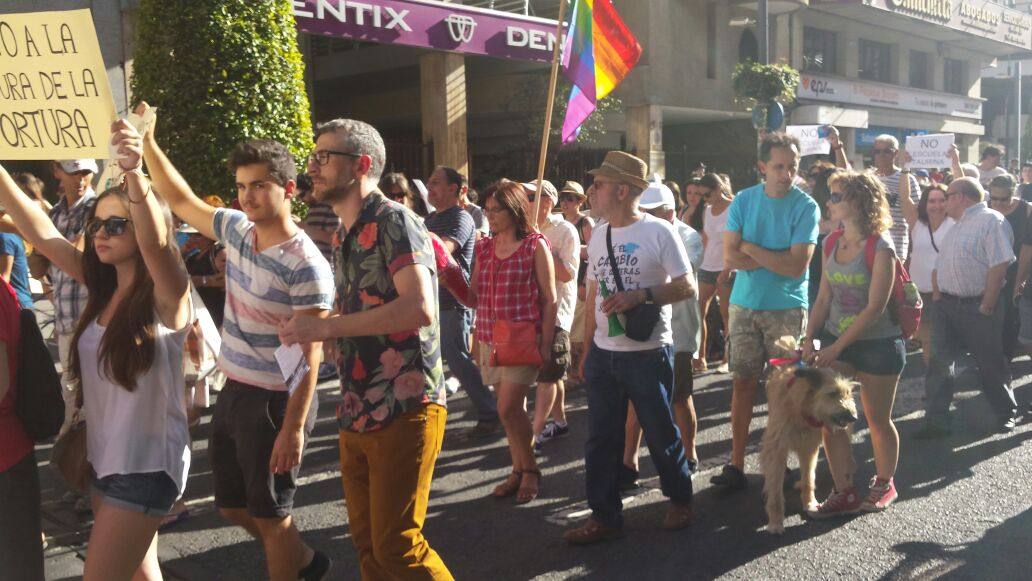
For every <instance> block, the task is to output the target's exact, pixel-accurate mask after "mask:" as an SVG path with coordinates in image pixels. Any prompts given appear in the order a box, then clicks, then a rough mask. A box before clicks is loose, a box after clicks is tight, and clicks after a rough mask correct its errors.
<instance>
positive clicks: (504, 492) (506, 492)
mask: <svg viewBox="0 0 1032 581" xmlns="http://www.w3.org/2000/svg"><path fill="white" fill-rule="evenodd" d="M522 477H523V471H522V470H513V471H512V473H511V474H509V476H508V478H506V479H505V482H502V483H501V484H499V485H498V486H495V489H494V491H493V492H491V496H493V497H495V498H505V497H507V496H512V495H514V494H516V491H517V490H519V489H520V482H521V481H522Z"/></svg>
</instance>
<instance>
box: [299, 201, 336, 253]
mask: <svg viewBox="0 0 1032 581" xmlns="http://www.w3.org/2000/svg"><path fill="white" fill-rule="evenodd" d="M304 227H305V229H308V228H316V229H318V230H325V231H328V232H336V231H337V229H338V228H340V218H339V217H338V216H337V215H336V214H334V213H333V206H330V205H329V204H322V203H319V202H312V203H310V204H308V215H307V216H305V220H304ZM312 242H314V243H315V247H316V248H318V249H319V252H321V253H322V255H323V258H325V259H326V261H327V262H329V263H330V265H331V268H332V265H333V262H332V260H333V246H332V245H331V244H330V243H329V242H322V241H319V240H316V239H314V238H313V239H312Z"/></svg>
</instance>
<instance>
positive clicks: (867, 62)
mask: <svg viewBox="0 0 1032 581" xmlns="http://www.w3.org/2000/svg"><path fill="white" fill-rule="evenodd" d="M891 59H892V47H891V46H889V45H887V44H885V43H883V42H874V41H873V40H864V39H862V38H861V39H860V70H859V71H858V75H857V76H859V77H860V78H861V79H866V80H868V81H881V82H882V83H888V82H891V81H892V60H891Z"/></svg>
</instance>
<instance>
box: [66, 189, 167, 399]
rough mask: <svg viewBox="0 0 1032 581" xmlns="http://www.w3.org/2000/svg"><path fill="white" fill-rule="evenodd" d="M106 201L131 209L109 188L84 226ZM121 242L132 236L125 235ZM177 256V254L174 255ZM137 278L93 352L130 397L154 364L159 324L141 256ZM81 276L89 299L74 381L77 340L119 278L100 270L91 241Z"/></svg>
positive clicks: (151, 284) (123, 194) (109, 268)
mask: <svg viewBox="0 0 1032 581" xmlns="http://www.w3.org/2000/svg"><path fill="white" fill-rule="evenodd" d="M107 197H115V198H118V201H119V202H121V203H122V205H123V206H124V207H125V208H127V209H128V208H129V196H128V194H126V192H124V191H123V190H122V189H121V188H120V187H114V188H110V189H108V190H105V191H104V192H103V193H102V194H100V195H99V196H97V201H96V202H95V203H94V204H93V207H92V208H90V209H89V211H88V213H87V215H86V223H87V224H89V222H90V220H92V219H93V218H94V216H95V215H96V213H97V206H98V205H99V204H100V201H101V200H103V199H104V198H107ZM162 214H163V215H164V218H165V227H166V229H167V232H168V244H170V245H171V247H172V248H175V244H176V242H175V231H174V230H173V228H172V213H171V212H170V211H169V209H168V206H166V205H165V204H164V203H162ZM123 236H135V233H134V232H131V231H130V230H129V229H127V230H126V232H125V234H123ZM176 254H177V255H178V253H176ZM134 267H135V271H136V276H135V278H134V281H133V288H132V291H131V292H130V293H129V296H127V297H125V299H123V300H122V304H121V305H119V307H118V310H117V311H116V312H115V316H113V317H111V321H110V322H109V323H108V326H107V327H106V328H105V329H104V335H103V337H101V339H100V349H99V350H98V352H97V367H98V368H100V370H101V372H102V373H104V374H105V375H107V377H109V378H110V379H111V380H112V381H114V382H115V383H117V384H119V385H121V386H122V387H124V388H125V389H126V390H128V391H133V390H135V389H136V378H138V377H139V376H141V375H143V374H144V373H147V371H148V370H150V368H151V365H153V364H154V354H155V347H154V344H155V335H156V332H155V325H156V324H157V321H156V316H155V310H154V308H155V305H154V279H153V278H151V275H150V273H149V272H147V265H146V264H144V262H143V255H142V254H141V253H139V252H137V254H136V259H135V265H134ZM82 270H83V276H84V277H85V281H86V291H87V292H88V293H89V297H88V298H87V300H86V307H85V308H84V309H83V311H82V314H81V315H80V317H79V322H78V323H77V324H76V327H75V334H74V335H73V336H72V349H71V353H70V359H69V370H70V372H71V376H72V378H73V379H74V380H75V381H80V380H81V379H82V365H81V360H80V358H79V349H78V345H79V339H80V338H81V337H82V334H83V333H84V332H85V331H86V329H87V328H88V327H89V326H90V324H92V323H93V322H94V321H95V320H96V319H97V317H99V316H100V313H101V312H102V311H103V310H104V307H106V306H107V305H108V303H110V302H111V297H112V296H114V294H115V289H116V288H118V276H117V275H116V273H115V267H114V266H112V265H110V264H104V263H103V262H101V261H100V257H98V256H97V249H96V248H95V247H94V245H93V239H92V238H90V237H88V236H87V237H86V239H85V247H84V248H83V252H82Z"/></svg>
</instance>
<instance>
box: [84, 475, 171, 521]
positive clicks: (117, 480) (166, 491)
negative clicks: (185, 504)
mask: <svg viewBox="0 0 1032 581" xmlns="http://www.w3.org/2000/svg"><path fill="white" fill-rule="evenodd" d="M93 490H95V491H96V492H97V493H98V494H100V495H101V497H102V501H103V502H106V503H107V504H110V505H112V506H117V507H119V508H124V509H127V510H132V511H136V512H142V513H143V514H146V515H148V516H165V515H167V514H168V513H169V512H170V511H171V510H172V505H173V504H175V503H176V501H177V500H179V496H180V494H179V488H177V487H176V483H175V481H174V480H172V477H171V476H169V475H168V474H166V473H164V472H138V473H134V474H112V475H110V476H105V477H103V478H97V477H96V476H94V477H93Z"/></svg>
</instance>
